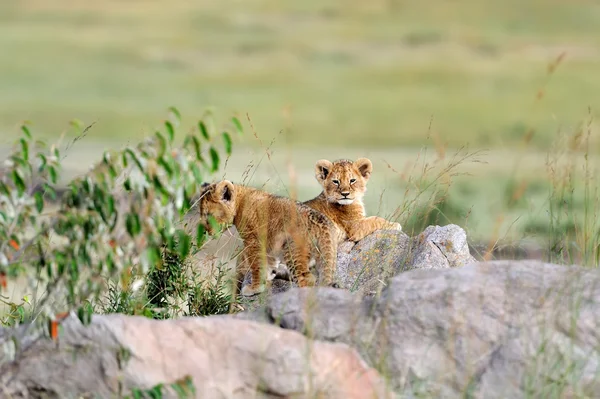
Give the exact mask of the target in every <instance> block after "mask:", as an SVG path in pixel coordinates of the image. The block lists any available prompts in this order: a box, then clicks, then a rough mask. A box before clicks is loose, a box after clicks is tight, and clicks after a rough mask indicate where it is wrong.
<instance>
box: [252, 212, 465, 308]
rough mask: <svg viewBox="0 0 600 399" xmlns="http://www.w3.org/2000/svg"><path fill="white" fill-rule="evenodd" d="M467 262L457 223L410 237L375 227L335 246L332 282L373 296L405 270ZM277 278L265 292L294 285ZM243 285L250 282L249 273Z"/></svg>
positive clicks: (461, 232) (399, 232)
mask: <svg viewBox="0 0 600 399" xmlns="http://www.w3.org/2000/svg"><path fill="white" fill-rule="evenodd" d="M471 262H475V258H473V256H471V254H470V252H469V245H468V244H467V235H466V233H465V231H464V230H463V229H462V228H460V227H459V226H457V225H454V224H450V225H446V226H443V227H440V226H429V227H427V228H426V229H425V230H424V231H423V232H422V233H421V234H419V235H417V236H415V237H412V238H411V237H409V236H408V235H406V234H405V233H403V232H401V231H395V230H379V231H376V232H374V233H373V234H370V235H368V236H367V237H365V238H364V239H362V240H361V241H359V242H358V243H356V244H355V243H353V242H351V241H345V242H343V243H342V244H341V245H340V246H339V247H338V255H337V268H336V272H335V281H336V283H337V284H338V287H340V288H346V289H348V290H351V291H353V292H359V293H360V294H362V295H373V294H376V293H378V292H380V291H381V290H382V289H383V288H384V287H385V286H386V285H387V282H388V280H389V279H390V278H391V277H393V276H395V275H397V274H399V273H402V272H405V271H407V270H412V269H447V268H452V267H460V266H464V265H465V264H468V263H471ZM284 267H285V266H284ZM278 280H280V279H279V278H275V280H273V285H272V288H271V289H270V290H269V291H268V293H269V294H271V295H273V294H276V293H280V292H283V291H285V290H287V289H289V288H290V287H292V286H295V285H294V284H291V283H289V282H285V283H284V282H283V281H278ZM246 284H250V276H249V274H248V275H247V276H246V279H245V281H244V285H246ZM248 302H249V303H251V302H252V301H248Z"/></svg>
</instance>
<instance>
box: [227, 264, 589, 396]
mask: <svg viewBox="0 0 600 399" xmlns="http://www.w3.org/2000/svg"><path fill="white" fill-rule="evenodd" d="M237 317H239V318H246V319H257V320H262V321H264V322H269V323H275V324H277V325H280V326H282V327H284V328H287V329H293V330H297V331H301V332H303V333H304V334H306V335H308V336H310V337H311V338H314V339H318V340H323V341H331V342H344V343H348V344H350V345H352V346H354V347H355V348H356V349H357V350H358V351H359V352H360V353H361V354H362V356H363V358H364V359H366V360H367V361H368V362H369V364H371V365H372V366H374V367H376V368H377V369H378V370H380V372H381V373H382V374H383V375H385V376H387V377H388V378H389V379H390V381H391V384H392V386H393V389H395V390H396V391H397V392H402V393H404V394H410V395H412V394H414V395H417V396H419V395H424V396H425V397H445V398H455V397H465V396H468V397H474V398H523V397H544V398H545V397H598V393H599V392H600V353H599V351H600V333H599V331H600V271H598V270H590V269H585V268H582V267H577V266H571V267H569V266H560V265H554V264H545V263H541V262H538V261H521V262H511V261H495V262H488V263H471V264H469V265H467V266H465V267H462V268H457V269H440V270H412V271H409V272H406V273H402V274H400V275H398V276H396V277H394V278H392V279H391V280H390V282H389V285H388V287H387V288H386V289H385V290H384V291H383V293H382V294H381V296H377V297H367V298H363V297H362V296H361V295H356V294H351V293H349V292H348V291H345V290H336V289H332V288H319V289H312V290H311V289H298V288H295V289H291V290H289V291H287V292H285V293H283V294H280V295H276V296H274V297H272V298H270V299H269V301H268V304H267V306H265V307H264V308H262V309H260V310H257V311H254V312H250V313H245V314H241V315H239V316H237ZM419 397H421V396H419Z"/></svg>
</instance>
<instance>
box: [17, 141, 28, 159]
mask: <svg viewBox="0 0 600 399" xmlns="http://www.w3.org/2000/svg"><path fill="white" fill-rule="evenodd" d="M19 141H20V142H21V149H22V151H23V159H24V160H26V161H29V144H28V143H27V140H25V139H21V140H19Z"/></svg>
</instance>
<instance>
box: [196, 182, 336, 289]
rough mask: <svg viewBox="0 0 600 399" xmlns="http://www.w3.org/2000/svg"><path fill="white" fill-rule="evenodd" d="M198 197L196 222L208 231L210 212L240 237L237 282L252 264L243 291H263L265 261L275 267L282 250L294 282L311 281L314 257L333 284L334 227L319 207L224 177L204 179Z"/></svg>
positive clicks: (325, 280) (328, 282)
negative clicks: (310, 263) (221, 179)
mask: <svg viewBox="0 0 600 399" xmlns="http://www.w3.org/2000/svg"><path fill="white" fill-rule="evenodd" d="M199 201H200V202H199V210H200V223H202V224H203V225H204V226H205V227H206V228H207V230H208V232H209V233H212V231H211V229H210V225H209V223H208V216H209V215H212V216H213V217H214V218H215V220H216V221H217V222H218V223H219V224H233V225H235V227H236V229H237V230H238V233H239V235H240V237H241V239H242V241H243V242H244V249H243V251H242V254H241V255H240V256H241V258H240V259H238V265H237V276H236V277H237V280H238V286H239V284H240V283H241V281H242V280H243V278H244V276H245V274H246V272H247V271H248V269H250V270H251V272H252V283H251V284H250V285H249V286H245V287H244V288H243V289H242V295H244V296H251V295H254V294H257V293H260V292H262V291H264V289H265V285H264V284H263V276H264V270H263V269H264V268H265V267H264V266H268V267H270V268H272V267H274V265H275V264H276V260H277V259H279V257H280V256H283V258H284V261H285V264H286V265H289V266H291V269H290V270H291V271H293V272H294V276H295V277H296V279H297V282H298V286H300V287H306V286H312V285H315V279H314V276H313V275H312V273H311V272H310V267H309V262H310V261H311V260H312V259H314V260H315V261H316V262H317V263H318V264H320V267H318V269H317V270H319V275H320V280H321V284H322V285H332V284H333V275H334V271H335V267H336V259H337V228H336V226H335V225H334V224H333V223H332V222H331V221H330V220H329V219H328V218H327V217H325V216H324V215H323V214H321V213H320V212H318V211H316V210H314V209H311V208H310V207H308V206H306V205H303V204H301V203H299V202H295V201H293V200H291V199H289V198H285V197H279V196H276V195H272V194H269V193H267V192H265V191H261V190H258V189H255V188H252V187H247V186H243V185H239V184H233V183H231V182H230V181H228V180H223V181H220V182H217V183H213V184H208V183H205V184H204V185H203V186H202V190H201V193H200V200H199ZM267 260H268V261H267ZM267 263H268V265H267ZM236 292H237V287H236Z"/></svg>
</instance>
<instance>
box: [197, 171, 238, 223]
mask: <svg viewBox="0 0 600 399" xmlns="http://www.w3.org/2000/svg"><path fill="white" fill-rule="evenodd" d="M198 209H199V210H200V223H201V224H202V225H203V226H204V228H205V229H206V231H207V232H208V233H209V234H213V233H214V231H213V229H212V227H211V225H210V223H209V222H208V217H209V216H212V217H213V218H214V219H215V221H216V222H217V223H219V224H220V225H229V224H232V223H233V219H234V217H235V187H234V186H233V183H231V182H230V181H229V180H223V181H220V182H217V183H212V184H209V183H204V184H203V185H202V189H201V191H200V196H199V203H198Z"/></svg>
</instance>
